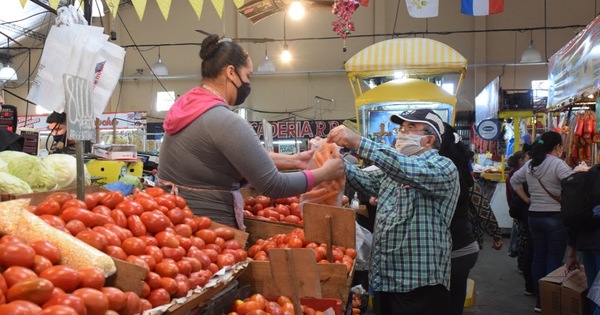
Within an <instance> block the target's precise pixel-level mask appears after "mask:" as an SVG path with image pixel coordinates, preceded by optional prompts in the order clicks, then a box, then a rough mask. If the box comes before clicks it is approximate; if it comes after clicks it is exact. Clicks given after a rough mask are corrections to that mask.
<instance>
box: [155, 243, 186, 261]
mask: <svg viewBox="0 0 600 315" xmlns="http://www.w3.org/2000/svg"><path fill="white" fill-rule="evenodd" d="M160 250H161V251H162V252H163V256H164V258H170V259H173V260H174V261H179V260H181V258H183V256H185V249H183V247H181V246H179V247H177V248H173V247H168V246H163V247H162V248H161V249H160Z"/></svg>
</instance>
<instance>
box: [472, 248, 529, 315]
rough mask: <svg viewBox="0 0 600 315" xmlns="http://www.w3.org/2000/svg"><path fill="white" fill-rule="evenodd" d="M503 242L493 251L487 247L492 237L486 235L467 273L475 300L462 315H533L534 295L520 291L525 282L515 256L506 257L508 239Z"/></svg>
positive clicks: (523, 288)
mask: <svg viewBox="0 0 600 315" xmlns="http://www.w3.org/2000/svg"><path fill="white" fill-rule="evenodd" d="M503 241H504V246H503V247H502V249H501V250H499V251H496V250H493V249H492V248H490V245H491V244H492V239H491V238H490V237H486V238H485V241H484V245H483V246H484V249H483V250H481V251H480V252H479V258H478V260H477V264H476V265H475V267H474V268H473V269H472V270H471V274H470V278H471V279H473V280H474V281H475V302H474V305H473V306H471V307H469V308H466V309H465V311H464V314H465V315H467V314H468V315H472V314H486V315H500V314H502V315H506V314H536V313H535V312H534V311H533V307H534V306H535V297H532V296H526V295H524V294H523V291H524V290H525V285H524V281H523V277H522V276H521V275H520V274H519V273H518V272H517V258H511V257H509V256H508V252H507V244H508V242H509V240H508V239H507V238H504V239H503Z"/></svg>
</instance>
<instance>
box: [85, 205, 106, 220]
mask: <svg viewBox="0 0 600 315" xmlns="http://www.w3.org/2000/svg"><path fill="white" fill-rule="evenodd" d="M89 210H91V211H92V212H93V213H96V214H101V215H103V216H107V217H110V214H111V212H112V209H110V208H109V207H107V206H103V205H98V206H94V207H92V208H89Z"/></svg>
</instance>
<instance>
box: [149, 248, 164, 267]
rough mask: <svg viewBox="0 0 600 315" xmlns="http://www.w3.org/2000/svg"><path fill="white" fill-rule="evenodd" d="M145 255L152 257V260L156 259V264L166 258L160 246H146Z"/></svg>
mask: <svg viewBox="0 0 600 315" xmlns="http://www.w3.org/2000/svg"><path fill="white" fill-rule="evenodd" d="M145 254H147V255H149V256H152V258H154V261H155V262H156V263H159V262H161V261H162V260H163V257H164V255H163V252H162V250H160V248H158V246H154V245H149V246H146V249H145Z"/></svg>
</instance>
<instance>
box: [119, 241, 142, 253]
mask: <svg viewBox="0 0 600 315" xmlns="http://www.w3.org/2000/svg"><path fill="white" fill-rule="evenodd" d="M121 248H123V250H124V251H125V254H127V255H142V254H144V253H145V252H146V242H144V241H143V240H141V239H139V238H137V237H129V238H126V239H125V240H123V243H121Z"/></svg>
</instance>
